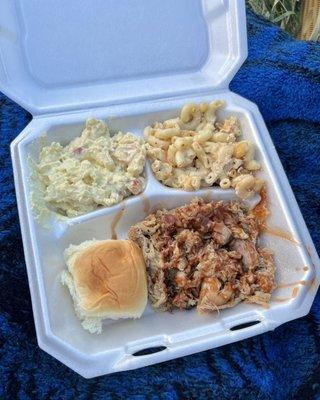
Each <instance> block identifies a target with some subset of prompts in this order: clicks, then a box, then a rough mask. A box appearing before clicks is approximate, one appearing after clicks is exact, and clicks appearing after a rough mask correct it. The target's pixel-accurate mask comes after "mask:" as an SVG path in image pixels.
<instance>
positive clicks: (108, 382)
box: [0, 13, 320, 400]
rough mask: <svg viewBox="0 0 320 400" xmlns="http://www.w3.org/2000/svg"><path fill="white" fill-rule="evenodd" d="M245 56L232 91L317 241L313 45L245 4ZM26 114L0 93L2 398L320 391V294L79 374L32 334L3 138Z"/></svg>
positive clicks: (307, 394)
mask: <svg viewBox="0 0 320 400" xmlns="http://www.w3.org/2000/svg"><path fill="white" fill-rule="evenodd" d="M248 35H249V57H248V60H247V61H246V63H245V64H244V66H243V67H242V68H241V70H240V71H239V72H238V74H237V75H236V77H235V78H234V80H233V81H232V84H231V88H232V90H233V91H235V92H237V93H240V94H241V95H243V96H244V97H247V98H249V99H250V100H252V101H254V102H255V103H257V104H258V105H259V107H260V110H261V112H262V114H263V116H264V118H265V120H266V122H267V125H268V128H269V130H270V134H271V136H272V138H273V141H274V144H275V146H276V148H277V150H278V152H279V155H280V158H281V160H282V162H283V165H284V168H285V170H286V172H287V175H288V177H289V180H290V183H291V185H292V187H293V190H294V192H295V195H296V197H297V200H298V203H299V205H300V207H301V210H302V213H303V215H304V217H305V219H306V222H307V225H308V227H309V229H310V232H311V235H312V237H313V240H314V242H315V245H316V247H317V248H318V249H319V241H320V235H319V230H318V227H319V226H320V168H319V165H320V162H319V153H320V44H316V43H305V42H299V41H295V40H293V39H291V38H290V37H289V36H288V35H287V34H286V33H284V32H282V31H280V30H279V29H278V28H276V27H275V26H273V25H271V24H269V23H267V22H266V21H264V20H263V19H261V18H259V17H257V16H256V15H254V14H252V13H248ZM30 118H31V117H30V115H28V113H27V112H26V111H24V110H23V109H21V108H20V107H19V106H17V105H16V104H14V103H13V102H11V101H10V100H9V99H7V98H6V97H4V96H2V95H0V134H1V148H0V163H1V172H0V179H1V185H0V198H1V208H2V211H1V214H0V226H1V233H0V235H1V236H0V247H1V256H0V262H1V265H0V398H1V399H10V400H13V399H79V400H80V399H128V398H130V399H136V400H138V399H139V400H140V399H141V400H142V399H207V398H213V397H214V398H217V399H230V398H232V399H238V398H239V399H240V398H244V399H302V398H307V399H311V398H318V399H319V398H320V340H319V339H320V337H319V334H320V296H319V294H318V296H317V298H316V300H315V302H314V304H313V307H312V309H311V312H310V314H309V315H308V316H306V317H304V318H301V319H299V320H295V321H292V322H290V323H287V324H285V325H283V326H281V327H279V328H277V329H276V330H275V331H274V332H268V333H265V334H263V335H260V336H258V337H254V338H251V339H248V340H245V341H241V342H238V343H235V344H231V345H228V346H224V347H221V348H218V349H214V350H210V351H206V352H202V353H199V354H195V355H191V356H188V357H184V358H180V359H177V360H173V361H170V362H166V363H163V364H159V365H154V366H151V367H148V368H143V369H140V370H135V371H129V372H123V373H117V374H114V375H109V376H105V377H100V378H97V379H92V380H85V379H83V378H81V377H80V376H78V375H77V374H75V373H74V372H72V371H71V370H69V369H68V368H67V367H65V366H64V365H62V364H61V363H60V362H58V361H56V360H55V359H54V358H52V357H50V356H49V355H47V354H46V353H44V352H43V351H41V350H40V349H39V348H38V346H37V342H36V336H35V331H34V323H33V317H32V310H31V303H30V295H29V288H28V282H27V275H26V269H25V263H24V258H23V250H22V244H21V238H20V231H19V222H18V216H17V210H16V202H15V194H14V187H13V178H12V169H11V160H10V155H9V144H10V142H11V141H12V139H13V138H14V137H16V136H17V135H18V134H19V132H20V131H21V130H22V129H23V128H24V127H25V126H26V125H27V123H28V122H29V121H30Z"/></svg>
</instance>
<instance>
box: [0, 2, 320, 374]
mask: <svg viewBox="0 0 320 400" xmlns="http://www.w3.org/2000/svg"><path fill="white" fill-rule="evenodd" d="M59 2H61V4H60V5H61V9H59V4H57V3H59ZM108 3H110V4H108ZM111 3H112V4H111ZM2 6H3V10H4V13H2V14H1V16H0V27H1V31H2V32H5V33H6V34H5V35H2V36H1V35H0V44H1V53H0V89H1V90H2V91H3V92H4V93H6V94H7V95H9V96H10V97H11V98H13V99H14V100H16V101H17V102H18V103H20V104H22V105H23V106H24V107H26V108H27V109H29V110H30V111H31V112H32V113H33V114H34V118H33V120H32V121H31V122H30V124H29V125H28V126H27V127H26V128H25V129H24V130H23V131H22V133H21V134H20V135H19V136H18V137H17V139H16V140H15V141H14V142H13V143H12V159H13V166H14V176H15V185H16V193H17V200H18V207H19V216H20V223H21V231H22V236H23V242H24V250H25V258H26V264H27V269H28V278H29V285H30V291H31V296H32V304H33V311H34V318H35V325H36V331H37V338H38V343H39V346H40V347H41V348H42V349H44V350H45V351H47V352H48V353H49V354H51V355H53V356H54V357H56V358H57V359H59V360H60V361H62V362H63V363H65V364H66V365H68V366H69V367H70V368H72V369H73V370H75V371H77V372H78V373H79V374H81V375H83V376H85V377H94V376H98V375H103V374H106V373H112V372H116V371H123V370H127V369H132V368H138V367H142V366H146V365H149V364H153V363H157V362H161V361H166V360H169V359H172V358H176V357H180V356H183V355H186V354H191V353H195V352H198V351H202V350H206V349H209V348H213V347H217V346H221V345H223V344H227V343H231V342H234V341H237V340H241V339H244V338H247V337H250V336H253V335H257V334H259V333H262V332H265V331H267V330H270V329H274V328H276V327H277V326H279V325H280V324H282V323H284V322H286V321H289V320H292V319H295V318H298V317H301V316H303V315H305V314H306V313H308V311H309V309H310V307H311V304H312V301H313V299H314V296H315V294H316V290H317V288H318V285H319V283H318V282H319V259H318V257H317V254H316V252H315V249H314V246H313V244H312V240H311V238H310V235H309V233H308V231H307V229H306V226H305V223H304V221H303V219H302V216H301V213H300V211H299V208H298V206H297V203H296V201H295V199H294V196H293V194H292V191H291V188H290V186H289V183H288V180H287V178H286V176H285V174H284V171H283V168H282V166H281V163H280V161H279V158H278V156H277V154H276V151H275V149H274V146H273V144H272V141H271V139H270V136H269V134H268V132H267V129H266V127H265V124H264V122H263V120H262V117H261V115H260V113H259V111H258V109H257V107H256V106H255V105H254V104H252V103H251V102H249V101H247V100H245V99H244V98H242V97H240V96H238V95H236V94H234V93H231V92H230V91H229V89H228V83H229V81H230V80H231V78H232V76H233V75H234V73H235V72H236V70H237V69H238V67H239V65H240V64H241V63H242V61H243V60H244V59H245V56H246V34H245V14H244V1H232V0H230V1H226V0H210V1H205V0H203V1H194V0H183V1H180V0H178V1H176V2H171V0H160V1H156V0H153V1H150V2H143V1H140V0H130V1H123V2H114V1H110V2H104V1H102V0H101V1H100V0H98V1H97V2H95V6H94V7H91V8H90V9H89V7H88V6H87V5H86V2H85V1H78V2H75V1H70V2H67V3H64V2H63V8H62V0H55V1H54V2H53V1H48V2H46V4H45V5H41V6H40V5H39V3H37V2H36V0H30V2H28V5H26V3H25V2H23V1H18V0H16V1H10V0H4V2H3V5H2ZM75 10H77V13H76V15H75V14H74V13H75ZM111 10H112V14H111ZM72 16H74V18H71V17H72ZM106 16H109V17H110V18H107V20H108V26H107V28H106V26H105V24H106ZM36 21H37V24H36ZM39 21H40V22H39ZM58 22H59V24H58V25H59V32H56V36H52V30H53V29H54V27H55V26H56V24H57V23H58ZM132 25H133V26H134V29H133V28H132ZM123 26H125V27H126V29H124V28H123ZM191 26H192V29H190V27H191ZM75 32H76V33H75ZM145 32H148V33H149V34H148V35H145V34H144V33H145ZM50 35H51V36H50ZM77 35H78V36H77ZM128 41H129V43H128ZM62 43H63V45H62ZM115 44H116V45H115ZM59 45H60V47H59ZM83 46H84V47H85V49H86V52H85V51H83ZM102 50H104V51H103V53H104V56H101V51H102ZM137 50H139V51H137ZM191 55H192V56H191ZM165 56H166V57H165ZM120 57H122V58H121V59H120ZM163 57H165V58H163ZM123 58H124V59H123ZM82 60H83V63H84V64H83V65H81V61H82ZM1 63H2V64H1ZM15 63H16V64H15ZM1 65H2V69H1ZM14 66H15V67H14ZM214 99H223V100H225V101H226V102H227V107H226V108H225V109H223V110H221V111H220V112H219V113H218V116H219V117H221V118H223V117H226V116H229V115H236V116H237V117H238V119H239V121H240V124H241V127H242V131H243V138H244V139H248V140H251V141H253V142H254V143H255V145H256V149H257V150H256V154H257V156H256V158H257V160H258V161H259V162H260V163H261V164H262V171H261V172H259V176H261V177H262V178H263V179H265V180H266V182H267V190H268V196H269V202H270V203H269V207H270V212H271V214H270V218H269V220H268V226H269V232H268V231H267V232H265V233H264V234H263V235H262V237H261V240H260V242H261V244H262V245H266V246H267V247H270V248H271V249H272V250H273V251H274V258H275V263H276V268H277V272H276V280H277V284H278V289H277V290H276V291H275V292H274V293H273V297H272V301H271V303H270V307H269V308H262V307H259V306H257V305H252V304H244V303H242V304H239V305H237V306H236V307H234V308H231V309H226V310H223V311H221V312H220V313H219V314H218V313H213V314H210V315H206V316H199V315H198V314H197V312H196V310H189V311H176V312H174V313H167V312H164V313H155V312H154V311H152V309H151V307H150V306H148V307H147V309H146V310H145V312H144V314H143V316H142V317H141V318H140V319H137V320H117V321H113V320H106V321H105V322H104V329H103V332H102V334H100V335H95V334H93V335H92V334H90V333H88V332H87V331H85V330H84V329H83V328H82V326H81V324H80V322H79V320H78V319H77V317H76V315H75V313H74V308H73V304H72V300H71V297H70V295H69V293H68V291H67V289H66V288H65V287H63V286H62V285H61V283H60V273H61V271H62V270H63V269H64V268H65V264H64V260H63V251H64V249H65V248H66V247H68V246H69V245H70V244H79V243H81V242H83V241H84V240H89V239H93V238H95V239H108V238H111V234H112V226H113V225H114V221H115V220H117V219H118V217H119V216H120V214H121V218H120V219H119V221H118V223H117V225H116V226H113V228H114V229H115V230H116V232H117V235H118V238H120V239H122V238H126V236H127V232H128V229H129V228H130V226H131V225H133V224H134V223H136V222H138V221H140V220H142V219H143V218H144V217H145V216H146V215H147V214H149V213H150V212H151V211H152V210H154V209H156V208H160V207H165V208H172V207H176V206H179V205H182V204H185V203H187V202H189V201H190V200H191V199H192V198H193V197H195V196H201V197H204V198H205V199H212V200H220V199H223V200H227V201H228V200H235V199H236V198H235V195H234V192H233V191H232V190H227V191H224V190H222V189H219V188H208V189H205V190H201V191H198V192H185V191H182V190H175V189H171V188H167V187H165V186H163V185H162V184H161V183H159V182H158V181H157V180H156V179H155V178H154V176H153V174H152V171H151V169H150V164H149V162H147V165H146V171H145V173H146V177H147V187H146V189H145V191H144V192H143V194H141V195H139V196H133V197H130V198H128V199H126V200H125V201H123V202H122V203H120V204H118V205H115V206H113V207H110V208H103V209H99V210H97V211H94V212H91V213H88V214H86V215H83V216H79V217H76V218H69V219H61V218H58V217H57V216H55V215H54V213H52V214H51V217H50V218H49V219H48V221H47V225H48V226H47V227H46V228H44V227H42V226H41V225H39V224H38V223H37V221H36V219H35V216H34V213H33V210H32V208H31V204H30V191H31V185H30V169H29V164H28V158H29V157H32V158H33V159H35V160H37V158H38V155H39V150H40V149H41V147H42V146H44V145H46V144H50V143H51V142H53V141H58V142H60V143H61V144H63V145H65V144H67V143H68V142H69V141H70V140H71V139H73V138H75V137H76V136H79V134H80V133H81V130H82V127H83V124H84V122H85V120H86V119H87V118H89V117H96V118H101V119H104V120H107V122H108V125H109V127H110V129H111V131H118V130H122V131H123V132H127V131H130V132H132V133H134V134H136V135H139V136H142V132H143V128H144V127H146V126H147V125H150V124H152V123H153V122H155V121H161V120H164V119H167V118H171V117H174V116H176V115H177V113H178V112H179V109H180V108H181V106H182V105H183V104H185V103H187V102H191V101H192V102H200V101H212V100H214ZM44 132H45V133H46V135H45V136H43V133H44ZM245 323H249V324H248V325H246V326H243V324H245ZM159 346H161V348H160V349H157V350H159V351H156V352H154V353H151V354H148V355H136V353H137V352H139V351H140V350H145V349H149V348H154V347H156V348H158V347H159Z"/></svg>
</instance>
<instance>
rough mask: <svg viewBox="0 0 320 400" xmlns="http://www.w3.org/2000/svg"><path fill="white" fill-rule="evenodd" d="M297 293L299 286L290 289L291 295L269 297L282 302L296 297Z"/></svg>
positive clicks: (276, 301)
mask: <svg viewBox="0 0 320 400" xmlns="http://www.w3.org/2000/svg"><path fill="white" fill-rule="evenodd" d="M298 293H299V288H298V287H295V288H293V290H292V293H291V297H274V298H271V301H274V302H275V303H284V302H286V301H290V300H292V299H294V298H296V297H297V296H298Z"/></svg>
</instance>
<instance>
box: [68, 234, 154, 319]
mask: <svg viewBox="0 0 320 400" xmlns="http://www.w3.org/2000/svg"><path fill="white" fill-rule="evenodd" d="M72 275H73V278H74V282H75V286H76V288H77V292H78V294H79V301H80V304H81V307H82V308H83V309H84V310H86V311H89V312H94V313H101V314H103V313H104V312H108V313H111V314H113V313H115V315H116V314H117V313H119V314H126V313H129V314H130V313H132V314H141V313H142V311H143V309H144V307H145V305H146V302H147V281H146V268H145V262H144V259H143V256H142V252H141V250H140V248H139V247H138V246H137V245H136V244H135V243H133V242H132V241H130V240H105V241H102V242H97V243H94V244H92V245H91V246H89V247H87V248H86V249H84V250H82V251H80V253H79V254H78V255H77V257H76V258H75V261H74V265H73V267H72ZM141 308H142V309H141Z"/></svg>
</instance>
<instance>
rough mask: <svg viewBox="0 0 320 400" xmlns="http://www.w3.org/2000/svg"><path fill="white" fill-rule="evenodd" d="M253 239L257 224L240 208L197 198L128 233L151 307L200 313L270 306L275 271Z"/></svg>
mask: <svg viewBox="0 0 320 400" xmlns="http://www.w3.org/2000/svg"><path fill="white" fill-rule="evenodd" d="M258 235H259V225H258V222H257V219H256V218H255V216H254V215H253V214H250V213H249V211H248V210H247V209H246V208H245V207H244V206H242V205H241V204H239V203H232V202H231V203H227V202H222V201H220V202H213V201H212V202H209V203H206V202H205V201H204V200H202V199H194V200H193V201H192V202H191V203H190V204H188V205H185V206H183V207H178V208H175V209H173V210H170V211H166V210H159V211H157V212H155V213H154V214H151V215H149V216H148V217H147V218H146V219H145V220H144V221H142V222H140V223H138V224H136V225H134V226H133V227H131V229H130V231H129V238H130V239H131V240H133V241H134V242H136V243H137V244H138V246H139V247H140V248H141V250H142V252H143V255H144V258H145V261H146V265H147V273H148V290H149V298H150V300H151V302H152V304H153V307H154V308H155V309H157V310H163V311H164V310H172V309H173V308H179V309H188V308H191V307H194V306H197V309H198V311H199V312H200V313H203V312H207V311H212V310H217V309H222V308H226V307H232V306H234V305H235V304H237V303H239V302H240V301H242V300H245V301H247V302H251V303H258V304H262V305H265V304H267V303H268V302H269V301H270V297H271V292H272V291H273V290H274V289H275V287H276V285H275V280H274V274H275V266H274V262H273V259H272V253H271V251H270V250H269V249H266V248H259V247H258V246H257V238H258Z"/></svg>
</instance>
